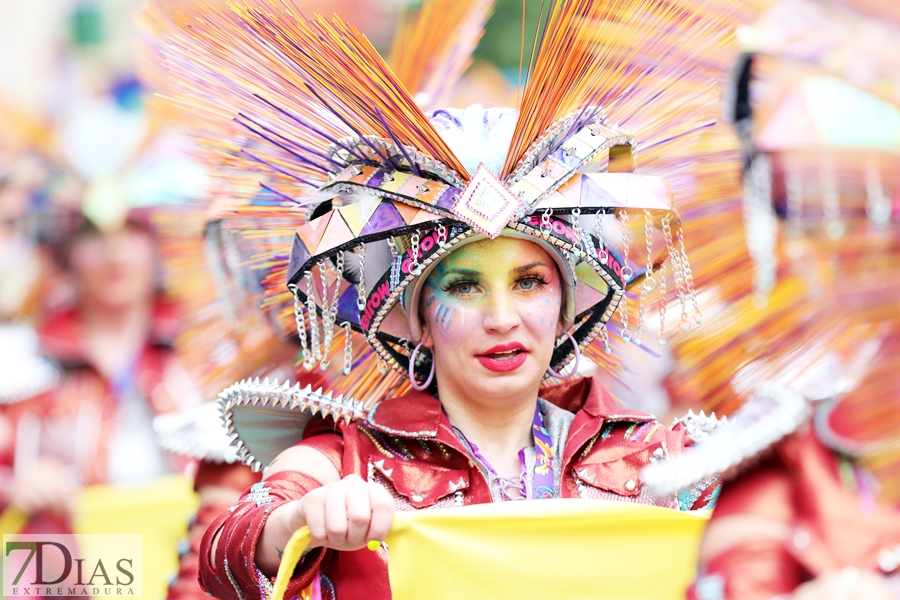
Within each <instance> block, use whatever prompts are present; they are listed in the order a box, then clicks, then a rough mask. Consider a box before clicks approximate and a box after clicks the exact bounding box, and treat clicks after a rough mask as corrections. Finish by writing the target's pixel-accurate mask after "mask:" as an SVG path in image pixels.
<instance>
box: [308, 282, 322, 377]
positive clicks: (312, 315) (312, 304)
mask: <svg viewBox="0 0 900 600" xmlns="http://www.w3.org/2000/svg"><path fill="white" fill-rule="evenodd" d="M305 277H306V312H307V314H308V315H309V349H310V359H311V360H310V362H309V367H308V368H309V369H312V368H313V366H314V365H315V363H316V362H318V361H320V360H322V350H321V349H320V348H319V323H318V319H317V317H318V312H317V310H316V294H315V284H313V274H312V271H307V272H306V274H305ZM304 366H306V365H304Z"/></svg>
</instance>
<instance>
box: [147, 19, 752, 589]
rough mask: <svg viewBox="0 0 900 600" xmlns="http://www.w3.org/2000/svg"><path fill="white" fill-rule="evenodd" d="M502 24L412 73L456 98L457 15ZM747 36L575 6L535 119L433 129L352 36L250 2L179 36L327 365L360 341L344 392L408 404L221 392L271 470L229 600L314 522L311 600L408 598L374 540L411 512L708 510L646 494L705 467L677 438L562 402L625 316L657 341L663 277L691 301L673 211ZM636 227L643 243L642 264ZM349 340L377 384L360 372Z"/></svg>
mask: <svg viewBox="0 0 900 600" xmlns="http://www.w3.org/2000/svg"><path fill="white" fill-rule="evenodd" d="M486 4H487V3H483V2H473V3H470V4H468V5H466V4H465V3H456V2H443V3H441V2H438V3H432V4H429V5H426V8H425V9H423V11H422V13H420V14H421V15H422V16H421V18H420V21H419V23H418V26H422V27H424V28H425V31H426V32H427V33H429V35H422V36H419V37H418V39H419V40H420V41H422V42H423V43H428V44H431V45H432V48H431V50H432V52H422V53H417V52H416V48H415V47H407V48H404V49H403V50H404V54H405V55H406V56H407V58H410V57H412V59H413V63H414V64H415V65H416V68H418V69H420V71H421V72H422V73H426V72H427V73H428V74H429V75H432V76H434V74H435V73H436V74H437V77H438V81H439V82H440V84H441V85H442V86H449V85H450V83H451V82H452V80H453V78H454V77H455V75H454V73H458V72H461V70H462V69H459V68H458V66H459V64H460V62H461V61H460V56H459V48H458V46H456V45H454V42H455V41H457V40H458V39H469V40H471V39H472V38H473V37H474V38H475V39H477V36H472V35H471V32H470V31H462V32H455V33H454V35H447V28H448V27H451V26H450V25H448V23H459V22H461V19H450V18H447V14H448V13H447V11H450V10H454V7H456V8H455V10H464V11H465V10H481V11H483V10H484V6H485V5H486ZM460 6H464V8H463V9H460V8H459V7H460ZM429 7H430V8H429ZM437 7H440V8H437ZM429 10H430V11H431V12H429ZM442 11H443V12H442ZM429 15H430V16H429ZM736 15H737V11H736V9H735V8H734V7H733V6H731V5H729V4H725V3H719V4H716V5H714V6H708V5H703V6H698V5H693V4H688V3H685V4H683V5H681V4H680V5H678V6H677V7H675V6H673V5H672V4H671V3H666V4H663V3H657V2H646V1H642V2H622V3H612V4H606V3H598V2H586V1H584V2H559V3H554V4H553V6H552V7H551V9H550V11H549V14H548V16H547V17H546V22H545V23H544V24H543V34H542V37H541V42H540V44H539V46H540V47H539V48H537V49H536V51H535V55H534V59H533V61H532V64H531V65H530V68H529V72H530V78H529V81H528V82H527V84H526V86H525V90H524V96H523V100H522V102H521V105H520V108H519V110H518V111H516V110H512V109H483V108H481V107H480V106H474V107H470V108H468V109H466V110H454V109H446V110H436V111H432V112H430V113H428V114H427V115H426V113H424V112H423V110H422V109H421V108H420V107H419V105H417V103H416V101H415V100H414V99H413V93H411V92H410V91H408V89H407V87H405V86H404V85H403V83H401V81H409V79H406V78H405V77H404V78H403V79H400V78H398V77H397V76H395V75H394V72H393V71H391V69H390V68H389V67H388V66H387V65H386V64H385V63H384V62H383V60H382V59H381V58H380V57H379V56H378V54H377V53H376V52H375V51H374V49H373V48H372V47H371V45H369V44H368V42H367V41H366V40H365V39H364V38H362V37H361V36H360V35H358V33H357V32H356V31H355V30H354V29H353V28H352V27H350V26H348V25H346V24H344V23H343V22H342V21H341V20H339V19H337V18H334V19H323V18H315V19H311V20H310V19H306V18H303V17H302V16H300V15H298V14H296V13H294V12H293V11H292V10H291V7H290V5H289V4H288V3H281V2H263V3H259V4H255V5H251V6H241V5H237V4H235V5H231V6H230V7H229V8H228V9H225V10H221V11H211V12H209V13H207V14H205V15H203V16H202V18H198V19H197V20H196V22H195V23H193V24H192V26H191V28H190V29H186V30H184V31H181V32H179V33H176V34H174V35H171V36H169V38H168V39H167V40H166V41H165V42H164V43H163V44H162V46H163V53H164V54H165V56H166V64H167V67H168V68H169V69H170V72H171V77H170V85H171V87H170V94H171V97H172V98H173V99H174V102H175V104H176V105H177V106H180V107H181V108H183V109H184V110H186V111H188V113H189V114H190V115H191V116H192V118H193V124H194V125H195V126H196V128H195V134H196V135H197V136H198V137H199V138H200V139H201V141H202V142H203V143H204V145H205V147H206V148H207V149H209V150H210V151H211V152H213V153H214V156H215V159H216V160H217V161H221V162H219V163H218V164H220V165H221V166H222V168H223V170H224V171H226V172H227V173H228V176H229V177H231V178H240V177H242V176H243V177H245V178H246V179H248V180H255V181H259V180H260V178H261V175H260V174H262V178H263V180H264V183H263V187H264V188H265V189H266V190H267V191H268V192H269V194H268V196H267V197H266V198H265V201H261V202H257V203H255V204H254V205H252V206H249V207H246V208H245V209H243V212H244V214H245V215H246V216H247V220H248V223H249V224H248V225H247V227H246V229H247V232H246V233H247V234H248V239H260V240H261V243H262V245H263V247H264V248H266V249H267V252H265V253H264V258H263V259H262V260H263V261H265V262H267V264H268V266H269V268H270V270H271V271H272V272H274V273H277V274H280V275H281V276H282V277H284V278H285V279H286V283H287V287H288V290H289V292H290V296H289V298H291V299H292V301H293V307H292V308H293V314H294V319H295V323H296V330H297V333H298V335H299V338H300V343H301V349H302V353H303V361H304V365H305V366H306V368H307V369H313V368H318V366H319V365H321V366H323V367H324V368H327V367H328V365H329V364H330V363H331V361H332V360H334V361H335V362H337V361H339V360H340V358H337V357H334V356H333V353H337V352H339V351H340V350H339V349H340V346H341V345H342V344H341V343H340V342H339V341H338V340H336V336H335V331H336V330H337V331H338V332H339V331H340V328H343V329H344V330H345V331H346V335H345V336H344V342H343V345H344V362H343V365H344V372H345V373H346V374H348V375H350V374H351V373H352V372H353V370H354V369H357V370H358V369H360V368H363V369H373V371H368V372H366V373H364V376H366V377H368V378H369V379H370V380H371V379H372V375H374V378H375V380H376V381H375V382H374V383H373V384H372V385H373V386H374V385H375V384H377V383H378V382H377V380H378V379H380V378H381V377H380V376H379V375H378V374H377V371H374V369H375V368H376V364H377V363H380V364H378V365H377V366H378V367H379V368H380V369H381V372H382V373H384V374H386V373H387V372H388V370H389V369H394V370H396V371H397V372H399V373H402V374H404V375H406V376H408V378H409V385H410V386H411V387H412V388H413V391H411V392H410V393H408V394H405V395H401V396H393V397H387V398H383V399H382V398H381V397H380V396H378V397H371V396H366V395H365V392H364V391H362V392H360V388H357V390H358V391H357V394H355V395H363V397H364V398H365V400H364V401H363V400H360V401H357V400H355V399H353V398H352V397H344V396H343V395H338V396H336V395H335V394H334V393H333V391H329V392H327V393H323V392H322V391H321V390H318V391H312V390H311V389H310V388H306V389H300V388H299V387H293V388H292V387H291V386H290V385H289V384H285V385H282V386H278V385H268V382H266V383H264V384H259V383H258V382H241V383H239V384H235V385H234V386H233V387H232V388H230V389H229V390H227V391H226V392H224V393H223V400H224V402H223V406H224V411H225V422H226V424H227V425H228V426H229V427H230V429H231V430H232V433H233V434H234V435H235V437H236V439H237V443H238V447H239V452H240V453H241V456H242V457H243V458H244V460H246V461H248V462H249V463H250V464H253V465H254V466H255V467H256V468H261V467H262V466H263V465H264V464H267V465H268V467H267V470H266V472H265V476H264V480H263V481H262V482H261V483H260V484H258V485H256V486H254V487H253V488H252V490H251V492H250V493H249V494H247V495H246V496H244V497H243V498H242V499H241V501H240V502H239V503H237V504H236V505H234V506H233V507H231V508H230V509H229V510H228V511H226V512H225V513H223V514H222V515H221V516H220V517H219V518H218V519H217V520H216V522H215V523H213V525H212V526H211V527H210V529H209V530H208V531H207V533H206V536H205V538H204V546H203V548H202V550H201V558H202V564H201V569H200V578H201V581H202V583H203V585H204V586H205V588H206V589H207V590H209V592H210V593H211V594H213V595H215V596H217V597H221V598H242V597H250V596H255V595H257V594H262V595H263V596H267V595H268V594H269V593H270V592H271V585H272V578H273V575H274V574H275V572H276V570H277V568H278V566H279V562H280V556H279V555H280V553H281V551H283V550H284V548H285V545H286V543H287V541H288V538H289V536H290V535H291V534H292V533H293V532H294V531H295V530H296V529H298V528H300V527H302V526H304V525H306V526H308V527H309V530H310V532H311V534H312V537H313V543H312V544H311V546H310V547H311V548H312V549H311V551H310V552H308V553H307V554H306V555H305V556H304V558H303V560H302V562H301V563H300V564H299V566H298V568H297V569H296V570H295V572H294V577H293V578H292V579H291V581H290V583H289V584H288V592H287V594H288V596H289V597H290V596H296V595H298V594H300V593H301V592H303V590H305V589H307V588H310V586H312V587H311V591H310V592H308V593H312V595H313V596H314V597H328V598H334V597H344V598H358V597H367V598H388V597H390V595H391V592H390V587H389V583H388V579H387V551H386V550H385V549H383V548H381V549H378V548H377V542H378V541H379V540H382V539H383V538H384V536H385V535H386V534H387V531H388V529H389V527H390V524H391V521H392V516H393V513H394V511H395V510H419V509H432V508H441V507H450V506H462V505H467V504H477V503H487V502H502V501H510V500H519V499H540V498H558V497H574V498H579V497H580V498H602V499H610V500H622V501H627V502H636V503H644V504H652V505H657V506H663V507H669V508H672V509H684V510H687V509H692V508H699V507H704V506H708V505H709V503H710V501H711V496H712V494H713V492H714V490H715V488H716V483H715V481H716V479H715V478H714V477H711V478H709V479H707V480H706V481H703V482H700V483H698V484H697V485H696V486H693V487H691V488H689V489H686V490H682V491H681V492H680V493H677V494H672V495H667V496H655V495H652V494H648V493H647V492H646V490H645V489H644V488H643V486H642V484H641V482H640V480H639V478H638V471H639V469H640V467H642V466H644V465H646V464H648V463H649V462H653V461H656V460H662V459H665V458H667V457H668V456H670V455H676V454H679V453H680V452H681V450H682V448H683V447H684V446H686V445H688V444H689V443H690V440H689V437H688V435H687V433H686V431H685V427H684V426H683V425H682V424H677V425H676V426H675V427H674V428H672V429H668V428H665V427H663V426H662V425H660V424H659V423H657V422H656V421H655V420H654V418H653V417H652V416H651V415H647V414H643V413H639V412H636V411H630V410H626V409H622V408H621V407H619V406H618V405H617V404H616V403H615V402H614V401H613V399H612V398H611V397H610V396H609V394H608V393H607V392H606V391H605V390H604V389H602V388H601V387H600V386H599V385H598V384H597V383H596V382H592V381H591V380H590V379H577V380H575V381H573V382H568V383H564V384H561V385H551V386H544V383H546V382H548V381H549V382H551V383H552V382H553V381H558V380H563V379H567V378H569V377H570V376H571V375H573V374H574V373H575V372H576V371H577V368H578V363H579V360H580V356H581V355H582V354H583V353H588V352H592V353H593V354H592V356H594V357H596V358H597V359H598V360H602V357H605V355H606V354H605V349H606V348H608V340H609V334H608V332H607V322H608V321H609V320H610V318H612V317H613V316H614V314H615V313H617V312H618V315H619V322H620V323H621V326H622V328H621V330H619V335H620V336H621V337H622V338H623V339H624V340H626V341H627V340H633V341H634V342H636V343H638V344H640V343H642V341H643V337H644V335H645V333H646V332H645V328H646V325H645V323H644V312H645V310H646V305H647V303H648V294H649V293H650V292H651V291H653V290H654V287H663V286H664V282H665V278H664V273H661V272H660V270H661V269H662V265H663V262H664V260H665V256H664V254H666V253H667V254H668V255H669V256H670V257H671V258H672V271H673V272H674V280H675V282H676V284H677V286H678V288H679V290H680V291H683V294H684V298H685V299H686V300H687V301H690V299H691V298H692V297H693V288H692V285H691V277H690V267H689V265H688V262H687V256H686V255H685V254H684V252H683V251H682V249H683V246H680V245H679V233H680V221H679V218H678V216H677V214H676V213H675V212H674V205H673V188H674V193H690V192H691V188H690V187H689V186H690V182H689V178H688V177H683V175H684V174H685V173H686V172H689V170H690V167H691V165H693V163H694V161H695V160H696V158H695V156H693V155H692V150H693V148H694V145H695V142H696V138H697V136H698V135H699V132H700V131H701V130H702V129H703V127H704V126H705V125H707V124H709V123H708V121H706V120H705V119H704V112H705V111H706V110H707V109H708V108H709V107H710V106H711V105H712V103H713V100H714V94H713V93H712V91H713V88H712V83H713V81H714V79H715V77H716V76H718V75H720V73H719V72H718V71H717V70H716V68H715V67H714V66H712V65H715V64H716V63H715V61H705V59H707V58H708V57H709V56H711V55H713V54H714V53H715V52H716V50H717V49H718V48H719V47H720V43H721V41H722V39H723V37H724V36H725V35H727V32H728V24H730V23H731V22H733V20H734V19H736V18H737V17H736ZM429 18H430V19H431V21H428V19H429ZM423 22H426V23H425V24H424V25H423ZM429 28H430V29H429ZM661 28H667V29H666V31H667V33H666V34H665V35H659V36H657V34H658V32H659V31H660V29H661ZM478 30H479V31H480V25H479V27H478ZM467 34H468V36H467ZM454 36H459V37H458V38H457V37H454ZM654 36H656V37H654ZM644 39H647V40H650V39H652V40H653V43H649V42H648V45H647V48H640V47H639V46H640V44H635V43H634V41H635V40H644ZM223 42H224V43H223ZM435 47H437V49H435ZM688 47H689V48H690V49H691V50H690V51H688V50H687V49H686V48H688ZM644 53H646V54H644ZM434 56H438V57H440V58H442V59H446V61H447V64H450V65H451V66H453V68H450V67H443V66H442V65H443V64H444V63H442V62H441V61H430V60H429V59H430V58H432V57H434ZM464 58H465V57H464ZM648 59H652V60H653V61H654V63H655V67H656V68H655V69H652V70H651V69H647V68H646V67H644V66H642V63H643V62H644V61H646V60H648ZM416 60H418V61H419V62H418V63H416ZM462 62H463V63H464V62H465V61H462ZM395 64H396V63H395ZM236 65H240V67H239V68H238V67H236ZM400 70H401V69H400V68H399V67H398V71H400ZM412 89H414V90H416V91H417V92H418V91H421V90H422V86H420V85H416V86H414V87H413V88H412ZM439 91H440V90H438V92H434V91H433V92H432V93H429V94H421V95H420V94H416V97H417V99H418V100H420V101H422V102H423V103H428V102H429V100H433V99H436V98H439V97H440V96H441V93H439ZM601 107H603V108H601ZM613 123H618V125H614V124H613ZM661 175H670V176H671V177H672V179H671V180H667V179H664V178H663V177H661ZM314 190H316V191H315V193H312V194H310V192H311V191H314ZM298 197H301V198H302V200H296V198H298ZM267 213H268V214H271V215H272V216H273V217H274V218H275V219H276V221H274V222H277V223H280V227H283V223H284V221H289V220H291V219H293V220H294V221H293V222H294V223H295V226H296V227H297V228H296V231H295V232H292V244H293V247H292V249H291V250H290V258H289V260H287V256H286V253H287V248H286V247H284V248H280V249H277V250H273V251H268V249H269V248H270V246H269V239H267V238H266V233H267V229H266V221H265V218H266V216H267ZM611 213H615V214H616V215H617V216H618V217H619V220H620V222H621V228H622V230H623V240H622V242H621V246H620V248H621V249H620V251H618V252H615V251H613V249H612V248H611V245H610V242H609V240H610V239H611V237H612V235H613V231H614V230H615V229H617V226H618V224H617V222H616V220H615V219H611V218H607V217H606V216H604V215H608V214H611ZM630 218H634V219H636V220H640V221H641V222H642V225H643V233H644V235H643V236H641V237H638V238H637V239H639V240H640V244H641V250H640V252H638V251H636V249H635V247H634V246H633V245H632V244H634V245H637V244H635V242H633V241H631V238H630V236H631V227H630V224H629V219H630ZM240 219H241V217H240V216H238V218H237V220H238V222H239V221H240ZM660 248H664V249H665V250H664V251H661V250H660ZM282 281H284V280H282ZM629 286H633V287H632V289H634V291H635V296H636V298H637V301H636V302H633V303H632V307H631V311H629V306H628V303H627V301H626V300H625V292H626V289H627V288H628V287H629ZM659 291H660V293H662V294H665V289H661V290H659ZM279 293H281V292H279ZM282 294H283V293H282ZM274 303H275V301H274V300H273V302H272V304H274ZM634 305H636V306H634ZM635 308H636V310H635ZM635 313H637V315H635ZM629 314H630V316H629ZM352 332H359V333H362V334H364V335H365V336H366V341H367V342H368V344H369V345H370V346H371V348H372V350H373V351H374V353H375V354H374V360H373V357H372V355H371V353H368V355H367V356H366V357H365V358H361V359H359V360H356V359H355V356H357V354H356V353H355V352H354V347H353V341H354V335H355V334H354V333H352ZM595 339H598V340H600V344H599V345H600V348H599V349H597V348H594V347H592V345H591V344H592V342H593V341H594V340H595ZM664 339H665V338H664V333H663V336H662V338H661V341H664ZM364 408H368V410H364ZM319 412H321V413H322V416H323V417H333V419H334V420H333V421H332V420H330V419H325V418H315V419H314V418H313V415H315V414H316V413H319ZM373 541H374V542H376V544H375V546H374V547H375V548H376V551H374V552H370V551H369V550H366V549H365V548H366V546H367V543H368V542H373ZM370 547H373V546H370ZM305 595H306V593H304V596H305Z"/></svg>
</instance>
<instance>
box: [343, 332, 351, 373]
mask: <svg viewBox="0 0 900 600" xmlns="http://www.w3.org/2000/svg"><path fill="white" fill-rule="evenodd" d="M341 327H343V328H344V335H345V336H346V337H345V338H344V375H349V374H350V370H351V369H352V368H353V330H352V329H350V321H344V322H343V324H342V325H341Z"/></svg>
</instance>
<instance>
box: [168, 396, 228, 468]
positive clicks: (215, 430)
mask: <svg viewBox="0 0 900 600" xmlns="http://www.w3.org/2000/svg"><path fill="white" fill-rule="evenodd" d="M153 431H154V432H155V433H156V439H157V441H158V442H159V445H160V447H161V448H162V449H163V450H166V451H167V452H172V453H173V454H178V455H181V456H188V457H190V458H197V459H199V460H208V461H212V462H217V463H228V464H231V463H234V462H236V461H237V458H238V457H237V451H236V450H235V448H234V446H232V445H231V440H230V439H229V437H228V431H227V430H226V429H225V427H223V426H222V419H221V418H219V406H218V403H217V402H215V401H211V402H205V403H203V404H201V405H200V406H197V407H195V408H192V409H189V410H185V411H182V412H178V413H175V414H170V415H159V416H157V417H156V418H154V419H153Z"/></svg>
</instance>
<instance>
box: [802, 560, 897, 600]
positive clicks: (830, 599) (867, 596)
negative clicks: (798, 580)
mask: <svg viewBox="0 0 900 600" xmlns="http://www.w3.org/2000/svg"><path fill="white" fill-rule="evenodd" d="M894 597H895V596H894V592H893V591H892V587H891V584H890V582H889V581H888V579H887V578H886V577H883V576H882V575H879V574H877V573H873V572H871V571H863V570H860V569H854V568H849V567H848V568H846V569H843V570H841V571H831V572H828V573H825V574H823V575H820V576H819V577H817V578H815V579H813V580H812V581H807V582H806V583H804V584H803V585H801V586H799V587H798V588H797V589H796V590H794V596H793V600H892V598H894Z"/></svg>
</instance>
